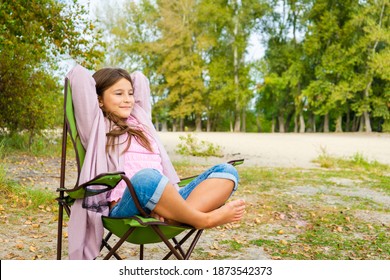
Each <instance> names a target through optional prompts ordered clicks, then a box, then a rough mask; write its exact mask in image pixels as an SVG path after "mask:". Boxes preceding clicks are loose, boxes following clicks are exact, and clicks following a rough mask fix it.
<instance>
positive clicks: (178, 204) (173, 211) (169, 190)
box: [154, 183, 245, 228]
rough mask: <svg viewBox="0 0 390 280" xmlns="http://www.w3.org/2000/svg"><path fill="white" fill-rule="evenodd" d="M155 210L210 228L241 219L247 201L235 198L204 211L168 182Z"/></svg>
mask: <svg viewBox="0 0 390 280" xmlns="http://www.w3.org/2000/svg"><path fill="white" fill-rule="evenodd" d="M154 212H156V213H157V214H158V215H160V216H162V217H164V218H166V219H168V220H173V221H177V222H181V223H185V224H189V225H192V226H194V227H195V228H210V227H215V226H219V225H222V224H226V223H231V222H235V221H239V220H241V218H242V216H243V214H244V212H245V202H244V201H243V200H235V201H232V202H230V203H227V204H225V205H223V206H222V207H220V208H218V209H216V210H213V211H209V212H207V213H204V212H202V211H199V210H198V209H196V208H194V207H193V206H192V205H191V204H189V203H188V202H187V201H186V200H184V199H183V198H182V197H181V196H180V195H179V193H178V192H177V190H176V188H175V187H174V186H173V185H172V184H170V183H169V184H168V185H167V186H166V187H165V189H164V192H163V193H162V196H161V198H160V200H159V202H158V203H157V205H156V207H155V208H154Z"/></svg>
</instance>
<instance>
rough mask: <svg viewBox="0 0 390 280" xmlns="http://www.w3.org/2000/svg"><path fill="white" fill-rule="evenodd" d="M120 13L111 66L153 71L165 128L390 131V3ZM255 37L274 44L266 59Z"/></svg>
mask: <svg viewBox="0 0 390 280" xmlns="http://www.w3.org/2000/svg"><path fill="white" fill-rule="evenodd" d="M104 11H106V12H104ZM117 11H119V12H117V13H115V11H113V10H112V9H110V8H109V7H104V8H103V9H101V13H100V14H99V15H100V24H101V26H102V29H104V30H105V36H104V37H105V38H106V39H107V42H109V43H108V44H107V50H106V55H107V57H106V60H105V63H104V64H105V65H121V66H123V67H125V68H128V69H130V70H132V69H141V70H142V71H144V72H145V74H146V75H147V76H149V78H150V80H151V85H152V92H153V101H154V110H155V111H154V116H153V117H154V120H155V122H156V125H157V126H158V127H160V128H162V129H172V130H186V129H190V130H196V131H200V130H205V131H227V130H230V131H272V132H319V131H323V132H329V131H336V132H341V131H366V132H371V131H390V48H389V43H390V29H389V24H390V6H389V0H370V1H363V0H343V1H341V0H245V1H244V0H176V1H170V0H156V1H150V0H143V1H125V4H124V6H123V7H121V9H117ZM253 34H261V37H262V38H263V42H262V44H263V46H264V48H265V55H264V57H262V58H261V59H259V60H256V61H254V60H250V59H248V58H247V52H248V49H249V43H250V38H251V36H252V35H253Z"/></svg>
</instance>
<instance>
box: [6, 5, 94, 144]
mask: <svg viewBox="0 0 390 280" xmlns="http://www.w3.org/2000/svg"><path fill="white" fill-rule="evenodd" d="M0 3H1V6H0V26H1V27H0V93H1V98H0V127H3V128H4V127H6V128H7V129H8V130H9V131H10V132H11V133H13V132H18V131H21V130H27V131H29V132H30V135H31V137H30V141H31V140H32V136H33V135H34V134H35V133H39V131H40V130H41V129H45V128H49V127H52V126H53V125H54V124H55V120H56V113H57V112H60V111H61V110H58V108H61V106H60V103H61V97H62V95H61V92H62V91H61V90H60V86H59V84H58V81H57V79H56V77H55V75H54V74H53V73H54V71H55V70H56V69H58V66H57V64H58V60H59V57H60V56H61V55H69V56H71V57H73V58H76V59H78V61H79V63H82V64H84V65H86V66H88V65H92V64H94V63H95V62H96V61H97V60H98V59H99V57H101V49H99V46H100V44H99V43H96V42H95V41H93V38H95V37H93V36H92V35H94V33H93V31H94V26H93V25H92V23H91V22H90V21H89V20H87V19H85V18H84V17H83V15H85V13H86V11H85V9H84V7H82V6H79V5H78V4H76V3H73V4H70V3H68V4H64V3H59V2H57V1H53V0H32V1H1V2H0ZM96 36H97V37H98V35H96ZM87 38H88V39H87Z"/></svg>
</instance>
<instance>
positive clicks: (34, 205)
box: [0, 144, 390, 260]
mask: <svg viewBox="0 0 390 280" xmlns="http://www.w3.org/2000/svg"><path fill="white" fill-rule="evenodd" d="M0 158H1V159H2V158H4V144H3V145H0ZM315 162H316V163H317V164H318V166H319V168H313V169H299V168H255V167H248V166H245V164H244V165H241V166H238V167H237V168H238V170H239V174H240V187H239V190H238V192H237V194H236V195H235V196H236V197H242V198H244V199H245V200H246V201H247V213H246V216H245V218H244V219H243V221H242V222H240V223H239V224H235V225H234V226H231V225H226V226H223V227H218V228H217V229H214V230H212V231H211V234H213V235H214V236H215V239H214V240H215V241H214V243H213V244H212V245H207V244H206V245H203V247H201V248H197V249H196V251H195V258H197V259H209V258H211V257H212V258H219V259H230V258H235V257H237V256H238V255H240V254H241V255H243V256H244V257H245V258H247V259H250V258H256V257H257V256H254V255H246V254H247V252H253V249H256V248H258V249H260V248H262V250H263V251H264V253H265V254H266V256H267V258H271V259H297V260H299V259H308V260H310V259H321V260H327V259H330V260H340V259H343V260H344V259H365V260H366V259H390V243H389V242H388V240H390V227H389V222H388V221H389V220H390V208H389V203H388V201H389V199H390V198H389V196H390V189H389V188H390V187H389V186H390V179H389V177H390V176H389V174H390V166H387V165H383V164H380V163H378V162H370V161H368V160H366V159H365V158H364V157H363V156H362V155H360V154H356V155H354V156H353V157H351V158H347V159H340V158H333V157H331V156H329V155H327V154H326V153H325V152H323V153H322V154H321V155H320V156H319V157H318V158H317V159H316V160H315ZM174 165H175V167H176V169H177V171H178V173H179V175H180V176H181V177H186V176H190V175H193V174H197V173H199V172H201V171H202V170H204V169H205V168H206V166H201V165H193V163H191V162H186V161H183V162H175V163H174ZM54 197H55V193H54V192H53V191H50V190H42V189H34V188H32V187H31V186H28V185H27V186H22V185H20V184H19V183H17V182H13V181H10V179H9V178H7V177H6V173H5V166H4V163H2V162H0V205H1V207H2V208H1V209H0V213H2V215H3V214H4V213H6V215H7V217H8V218H7V222H8V223H12V221H14V220H15V221H16V219H13V218H12V217H11V216H13V215H16V216H23V215H27V216H30V217H34V216H35V215H37V214H38V213H39V214H40V215H42V213H44V212H45V211H46V212H51V213H50V215H53V212H55V211H56V208H55V201H54ZM386 199H387V200H386ZM386 219H387V220H386ZM386 221H387V222H386ZM54 238H55V237H53V239H54ZM201 243H202V242H201ZM208 247H212V248H211V249H210V248H208ZM210 250H211V251H212V254H210V252H209V251H210ZM251 250H252V251H251Z"/></svg>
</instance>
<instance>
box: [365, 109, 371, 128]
mask: <svg viewBox="0 0 390 280" xmlns="http://www.w3.org/2000/svg"><path fill="white" fill-rule="evenodd" d="M363 115H364V128H365V130H366V132H372V128H371V121H370V114H369V113H368V112H367V111H364V112H363Z"/></svg>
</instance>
